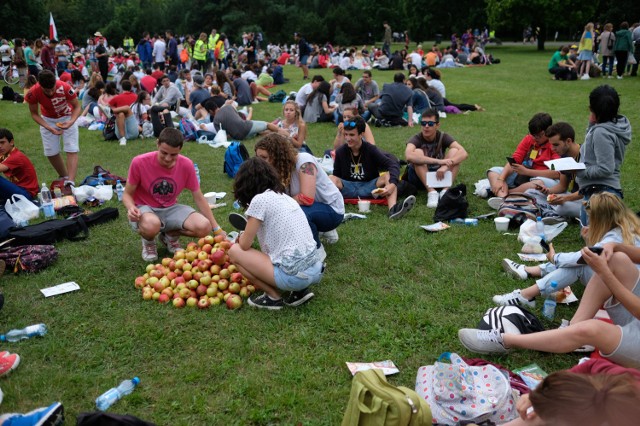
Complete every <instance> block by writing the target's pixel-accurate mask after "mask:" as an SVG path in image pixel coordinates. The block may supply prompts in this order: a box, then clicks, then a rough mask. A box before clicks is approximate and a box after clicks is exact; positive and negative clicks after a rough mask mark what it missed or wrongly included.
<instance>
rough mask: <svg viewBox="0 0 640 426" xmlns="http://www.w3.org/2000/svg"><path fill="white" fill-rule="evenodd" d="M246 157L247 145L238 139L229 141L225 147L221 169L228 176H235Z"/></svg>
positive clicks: (247, 157)
mask: <svg viewBox="0 0 640 426" xmlns="http://www.w3.org/2000/svg"><path fill="white" fill-rule="evenodd" d="M248 159H249V151H247V147H245V146H244V145H243V144H242V143H241V142H238V141H234V142H231V145H229V148H227V150H226V151H225V153H224V168H223V170H224V172H225V173H226V174H228V175H229V177H231V178H232V177H235V175H236V173H238V169H239V168H240V165H241V164H242V163H243V162H244V161H245V160H248Z"/></svg>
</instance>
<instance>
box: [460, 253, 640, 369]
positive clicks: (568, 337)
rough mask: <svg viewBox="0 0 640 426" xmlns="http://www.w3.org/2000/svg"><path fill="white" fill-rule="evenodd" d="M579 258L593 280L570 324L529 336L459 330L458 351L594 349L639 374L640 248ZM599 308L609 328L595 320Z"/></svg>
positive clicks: (560, 351) (496, 351)
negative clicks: (604, 312)
mask: <svg viewBox="0 0 640 426" xmlns="http://www.w3.org/2000/svg"><path fill="white" fill-rule="evenodd" d="M581 254H582V257H583V258H584V260H585V261H586V263H587V265H589V267H590V268H592V269H593V271H594V272H595V275H594V276H593V277H592V279H591V280H590V281H589V285H587V288H586V289H585V291H584V294H583V296H582V300H581V301H580V305H579V306H578V309H577V310H576V313H575V315H574V316H573V318H572V319H571V321H570V322H569V324H566V323H564V324H562V326H561V327H560V328H558V329H555V330H547V331H541V332H538V333H530V334H510V333H501V332H500V330H477V329H468V328H467V329H461V330H459V331H458V338H459V339H460V342H461V343H462V345H463V346H464V347H466V348H467V349H469V350H470V351H472V352H477V353H503V354H504V353H507V352H509V350H510V349H511V348H522V349H532V350H537V351H542V352H552V353H568V352H571V351H575V350H576V349H580V348H583V347H585V346H594V347H597V348H598V349H599V350H600V355H601V356H602V357H604V358H606V359H608V360H610V361H612V362H614V363H616V364H619V365H622V366H624V367H633V368H640V283H639V279H640V270H639V269H638V263H640V248H638V247H636V246H628V245H622V244H613V245H608V246H606V247H605V251H604V252H603V253H602V254H601V255H598V254H596V253H594V252H592V251H591V250H589V249H588V248H584V249H582V252H581ZM603 304H604V309H605V310H606V311H607V313H608V314H609V317H610V318H611V321H612V322H613V324H610V323H608V322H605V321H601V320H598V319H593V318H594V317H595V315H596V313H597V312H598V310H599V309H600V308H601V307H602V306H603Z"/></svg>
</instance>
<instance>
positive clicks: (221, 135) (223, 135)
mask: <svg viewBox="0 0 640 426" xmlns="http://www.w3.org/2000/svg"><path fill="white" fill-rule="evenodd" d="M226 142H227V131H226V130H224V129H223V128H222V126H221V127H220V130H218V133H216V137H215V138H213V143H215V144H223V143H226Z"/></svg>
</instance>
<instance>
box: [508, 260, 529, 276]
mask: <svg viewBox="0 0 640 426" xmlns="http://www.w3.org/2000/svg"><path fill="white" fill-rule="evenodd" d="M524 268H525V266H524V265H521V264H519V263H516V262H514V261H513V260H509V259H502V269H504V271H505V272H506V273H507V274H508V275H510V276H512V277H513V278H515V279H517V280H526V279H527V278H529V274H527V271H525V269H524Z"/></svg>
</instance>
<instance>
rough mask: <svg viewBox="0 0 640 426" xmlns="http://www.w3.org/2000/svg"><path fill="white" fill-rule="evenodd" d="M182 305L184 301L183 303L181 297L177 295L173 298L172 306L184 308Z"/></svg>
mask: <svg viewBox="0 0 640 426" xmlns="http://www.w3.org/2000/svg"><path fill="white" fill-rule="evenodd" d="M184 305H185V303H184V300H183V299H181V298H179V297H178V298H175V299H173V307H174V308H184Z"/></svg>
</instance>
